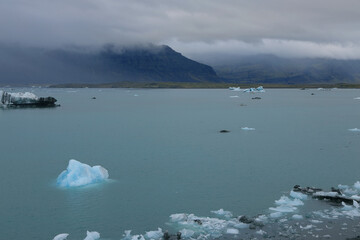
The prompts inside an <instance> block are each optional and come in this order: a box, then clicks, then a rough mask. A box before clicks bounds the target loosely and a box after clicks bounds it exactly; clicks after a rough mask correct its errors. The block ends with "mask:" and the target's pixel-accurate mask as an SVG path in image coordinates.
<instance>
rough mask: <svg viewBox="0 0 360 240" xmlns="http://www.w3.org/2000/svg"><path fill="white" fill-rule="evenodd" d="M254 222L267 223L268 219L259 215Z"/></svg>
mask: <svg viewBox="0 0 360 240" xmlns="http://www.w3.org/2000/svg"><path fill="white" fill-rule="evenodd" d="M255 221H256V222H261V223H266V222H267V221H268V217H267V216H266V215H260V216H258V217H257V218H255Z"/></svg>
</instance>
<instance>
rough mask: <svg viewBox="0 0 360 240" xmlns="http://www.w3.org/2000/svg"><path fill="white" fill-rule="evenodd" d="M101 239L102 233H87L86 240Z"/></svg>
mask: <svg viewBox="0 0 360 240" xmlns="http://www.w3.org/2000/svg"><path fill="white" fill-rule="evenodd" d="M99 238H100V233H98V232H95V231H94V232H89V231H86V238H84V240H96V239H99Z"/></svg>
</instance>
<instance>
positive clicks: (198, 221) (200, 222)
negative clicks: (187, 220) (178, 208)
mask: <svg viewBox="0 0 360 240" xmlns="http://www.w3.org/2000/svg"><path fill="white" fill-rule="evenodd" d="M194 222H196V223H197V224H199V225H202V221H201V220H200V219H195V220H194Z"/></svg>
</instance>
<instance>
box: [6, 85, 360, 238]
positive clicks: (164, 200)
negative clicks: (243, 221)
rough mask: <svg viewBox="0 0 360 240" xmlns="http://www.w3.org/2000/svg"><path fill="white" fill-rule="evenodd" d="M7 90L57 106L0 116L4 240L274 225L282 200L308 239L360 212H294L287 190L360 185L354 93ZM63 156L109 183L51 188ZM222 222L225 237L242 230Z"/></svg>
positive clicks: (310, 207) (324, 206) (359, 117)
mask: <svg viewBox="0 0 360 240" xmlns="http://www.w3.org/2000/svg"><path fill="white" fill-rule="evenodd" d="M6 90H7V91H10V92H11V91H14V92H25V91H30V92H33V93H35V94H36V95H38V96H43V97H47V96H53V97H55V98H56V99H57V100H58V103H59V104H61V107H57V108H41V109H37V108H31V109H0V124H1V125H0V126H1V127H0V129H1V140H0V153H1V155H0V160H1V168H0V191H1V194H0V203H1V204H0V233H1V236H2V238H3V237H4V238H6V239H52V238H53V237H54V236H55V235H57V234H60V233H69V234H70V235H69V237H68V239H70V240H71V239H84V237H85V236H86V231H87V230H89V231H97V232H99V233H100V234H101V237H102V238H101V239H122V238H124V231H126V230H132V232H131V234H143V235H145V236H146V232H149V231H153V232H150V234H156V231H157V230H158V228H161V229H162V230H169V232H172V233H175V232H176V231H178V230H181V229H180V227H179V226H178V223H179V222H181V221H184V219H185V218H186V219H191V218H195V219H200V216H201V217H203V218H201V219H202V220H203V222H204V226H205V225H206V224H210V225H211V224H212V223H214V224H218V225H217V226H219V222H216V221H217V220H216V219H220V218H223V219H226V220H224V221H233V220H232V219H231V218H229V216H230V215H229V214H232V216H234V217H236V216H239V215H248V216H257V215H258V214H264V215H263V216H266V217H269V216H270V215H271V214H273V215H276V214H277V212H279V211H277V210H274V209H276V208H278V207H282V206H283V205H284V204H285V205H286V206H287V207H293V208H291V209H293V210H294V211H292V212H288V213H284V215H282V214H283V213H282V214H280V215H282V216H281V218H279V219H280V220H281V219H285V218H284V216H285V215H286V214H287V216H288V220H287V221H292V222H295V221H303V222H302V223H301V225H298V226H299V227H298V228H299V229H301V231H306V232H308V231H307V230H308V229H311V228H312V229H315V227H314V225H316V223H319V222H316V221H324V219H326V216H330V215H331V213H333V215H334V214H336V213H334V212H332V211H338V212H339V213H341V212H342V211H345V210H346V209H348V210H346V211H348V212H349V211H353V210H354V211H353V212H354V213H355V215H356V209H357V208H356V206H343V207H336V208H335V210H334V209H333V207H334V206H332V205H330V204H328V203H326V202H323V201H311V200H299V201H301V202H303V205H301V204H300V203H299V201H297V200H295V199H297V198H292V195H291V192H290V191H291V190H292V187H293V186H294V185H296V184H299V185H301V186H316V187H322V188H324V189H330V187H332V186H334V187H337V186H338V185H339V184H346V185H349V187H348V188H346V187H345V188H344V189H345V190H348V191H349V192H351V191H355V192H354V193H357V192H356V186H354V187H351V186H352V185H353V184H354V183H356V182H357V181H358V180H360V174H359V167H360V161H359V156H360V132H359V131H357V130H354V129H359V128H360V100H358V98H359V97H360V90H354V89H333V90H331V91H325V90H316V89H308V90H299V89H266V92H264V93H256V94H252V93H243V92H241V91H237V92H234V91H229V90H227V89H216V90H211V89H188V90H185V89H48V88H28V89H20V88H19V89H13V90H11V89H6ZM312 93H314V95H312ZM93 97H95V98H96V99H93ZM254 97H261V99H256V100H254V99H252V98H254ZM249 129H251V131H249ZM221 130H228V131H229V132H226V133H220V131H221ZM70 159H76V160H78V161H80V162H83V163H86V164H88V165H90V166H94V165H101V166H103V167H104V168H106V169H107V170H108V171H109V180H108V181H106V182H102V183H96V184H92V185H87V186H84V187H72V188H60V187H58V186H57V184H56V180H57V177H58V176H59V174H60V173H61V172H62V171H63V170H64V169H66V167H67V165H68V162H69V160H70ZM283 195H284V196H285V197H288V199H287V198H285V197H284V198H283V197H282V196H283ZM275 201H278V202H275ZM294 208H295V209H294ZM344 208H345V209H344ZM219 209H220V210H219ZM221 209H224V210H222V211H221ZM278 210H279V208H278ZM282 210H283V208H282ZM212 211H213V212H212ZM228 211H229V212H231V213H229V212H228ZM306 211H311V214H309V213H308V212H306ZM314 211H315V212H319V211H322V212H320V213H319V214H317V216H318V218H316V219H310V220H311V221H313V222H312V226H310V227H309V225H311V224H307V223H305V222H304V221H305V220H304V219H306V218H307V217H309V216H311V217H312V216H315V215H316V213H315V214H314ZM348 212H346V214H347V213H348ZM353 212H351V213H353ZM192 214H194V215H192ZM226 214H228V215H226ZM346 214H345V215H346ZM219 215H221V216H219ZM350 215H351V214H350ZM170 216H171V217H170ZM194 216H195V217H194ZM196 216H199V217H196ZM346 216H348V215H346ZM206 217H212V218H211V219H210V220H209V219H208V218H206ZM275 217H276V216H275ZM330 217H331V216H330ZM351 217H352V218H353V217H354V214H353V215H352V216H351ZM357 218H359V219H360V217H357ZM213 220H214V221H215V222H211V221H213ZM280 220H279V221H277V222H276V224H280V222H281V221H280ZM310 220H309V221H310ZM334 221H335V220H334ZM348 221H350V220H349V218H346V221H345V220H344V223H347V224H349V225H350V223H348ZM355 221H357V222H359V220H356V216H355ZM222 223H224V222H222ZM225 224H228V226H227V227H226V228H224V229H221V230H220V231H219V232H220V233H225V234H224V235H223V236H224V237H226V236H227V235H226V233H227V234H228V235H229V236H236V234H237V233H238V232H239V233H241V232H242V231H249V230H248V229H246V226H245V227H244V228H245V229H242V227H243V226H240V225H236V224H238V223H230V222H225ZM220 225H221V224H220ZM276 226H277V225H276ZM300 226H301V228H300ZM181 227H182V228H184V225H182V226H181ZM273 228H274V229H275V225H274V227H273ZM324 228H325V227H324ZM193 230H194V231H196V230H197V229H194V228H193ZM198 230H199V229H198ZM200 230H201V231H203V230H204V229H200ZM268 230H269V227H268V229H266V227H265V228H264V231H268ZM256 231H260V230H259V229H257V230H256ZM313 231H314V232H316V231H315V230H313ZM344 232H345V233H347V234H348V236H356V232H354V233H352V232H351V231H348V230H346V229H344ZM345 233H344V234H345ZM307 234H308V233H307ZM322 234H323V235H321V236H326V235H330V234H335V233H334V230H333V231H332V232H331V231H330V232H329V233H327V232H326V231H325V232H323V233H322ZM336 234H338V233H336ZM351 234H352V235H351ZM308 235H309V234H308ZM345 235H346V234H345ZM345 235H344V236H345ZM258 236H263V235H262V232H259V233H258ZM309 236H310V235H309Z"/></svg>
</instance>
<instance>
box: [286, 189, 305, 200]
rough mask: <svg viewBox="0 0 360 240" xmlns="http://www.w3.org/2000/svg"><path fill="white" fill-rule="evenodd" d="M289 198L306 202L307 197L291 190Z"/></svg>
mask: <svg viewBox="0 0 360 240" xmlns="http://www.w3.org/2000/svg"><path fill="white" fill-rule="evenodd" d="M290 196H291V197H292V198H296V199H301V200H306V199H307V195H306V194H303V193H301V192H294V191H292V190H291V192H290Z"/></svg>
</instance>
